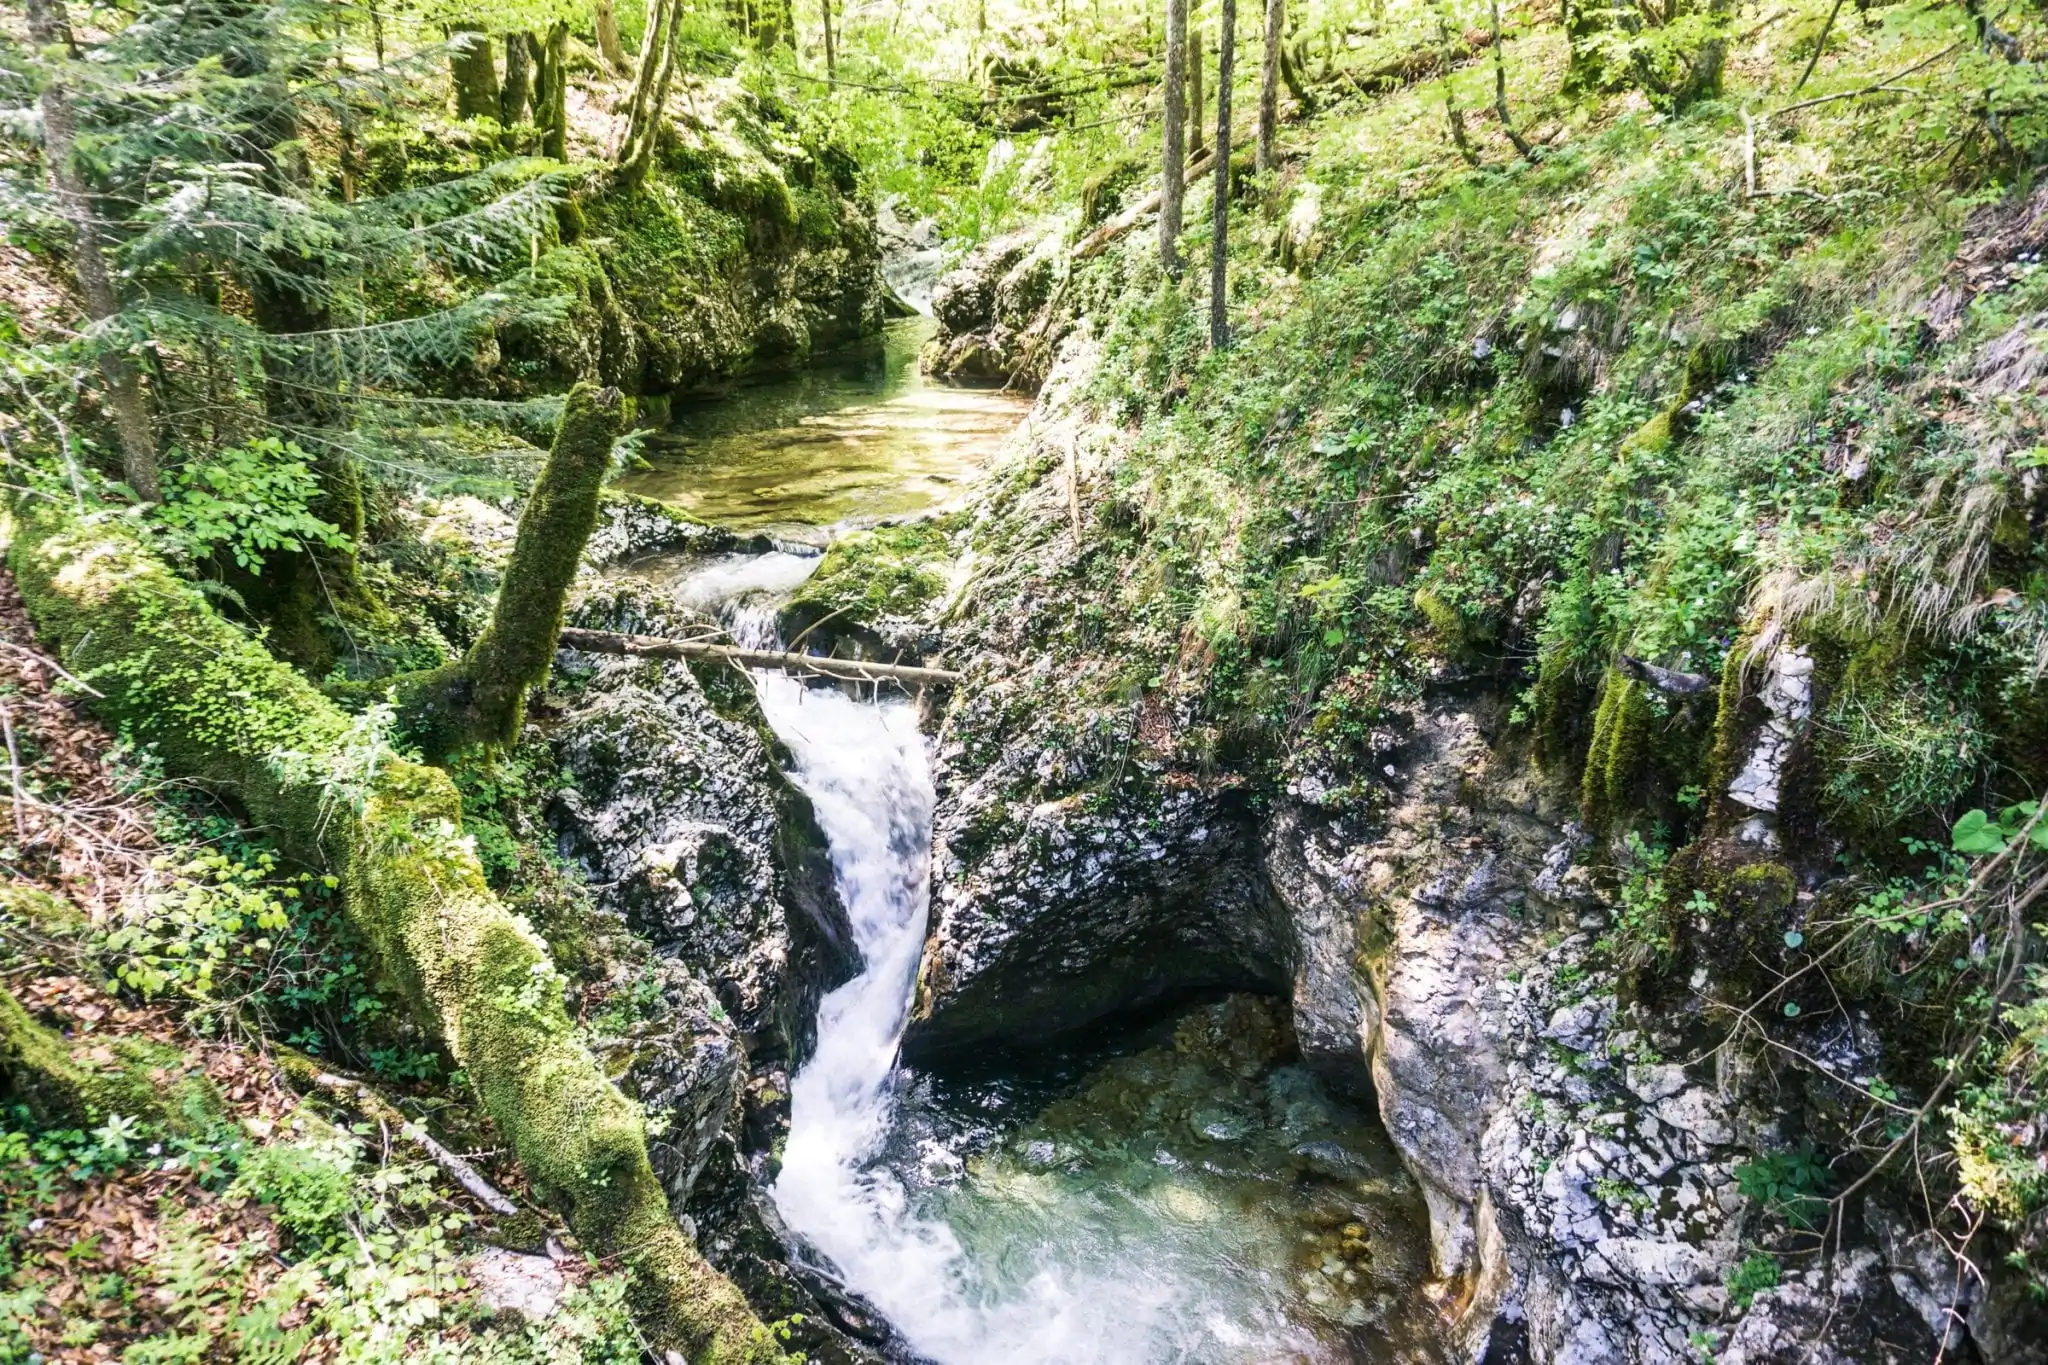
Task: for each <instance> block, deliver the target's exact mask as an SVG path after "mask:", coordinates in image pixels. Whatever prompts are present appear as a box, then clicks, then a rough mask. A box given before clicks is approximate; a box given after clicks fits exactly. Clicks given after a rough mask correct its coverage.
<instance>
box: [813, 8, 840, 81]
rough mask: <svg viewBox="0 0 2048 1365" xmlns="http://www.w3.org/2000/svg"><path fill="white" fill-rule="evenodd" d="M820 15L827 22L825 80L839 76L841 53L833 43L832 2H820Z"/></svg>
mask: <svg viewBox="0 0 2048 1365" xmlns="http://www.w3.org/2000/svg"><path fill="white" fill-rule="evenodd" d="M818 13H819V15H820V16H821V17H822V18H823V19H824V21H825V78H826V79H827V80H830V79H832V78H833V77H835V76H837V75H838V74H839V53H838V51H837V50H836V48H835V47H834V45H833V42H832V0H818Z"/></svg>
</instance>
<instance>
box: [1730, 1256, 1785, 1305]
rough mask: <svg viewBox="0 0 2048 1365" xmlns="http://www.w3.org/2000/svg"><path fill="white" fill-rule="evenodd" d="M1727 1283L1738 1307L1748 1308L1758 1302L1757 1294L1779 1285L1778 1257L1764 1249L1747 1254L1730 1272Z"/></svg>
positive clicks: (1731, 1296)
mask: <svg viewBox="0 0 2048 1365" xmlns="http://www.w3.org/2000/svg"><path fill="white" fill-rule="evenodd" d="M1725 1283H1726V1284H1727V1286H1728V1297H1729V1298H1731V1299H1733V1300H1734V1301H1735V1304H1736V1306H1737V1307H1738V1308H1747V1307H1749V1306H1750V1305H1751V1304H1752V1303H1755V1302H1756V1296H1757V1295H1759V1294H1761V1293H1763V1292H1764V1291H1765V1290H1766V1289H1775V1288H1777V1287H1778V1258H1777V1257H1775V1256H1772V1255H1771V1254H1769V1253H1768V1252H1763V1251H1759V1252H1756V1253H1755V1254H1753V1255H1750V1256H1746V1257H1744V1258H1743V1260H1742V1263H1741V1264H1740V1265H1738V1266H1736V1267H1735V1268H1734V1269H1733V1270H1731V1271H1729V1272H1728V1278H1727V1280H1726V1281H1725Z"/></svg>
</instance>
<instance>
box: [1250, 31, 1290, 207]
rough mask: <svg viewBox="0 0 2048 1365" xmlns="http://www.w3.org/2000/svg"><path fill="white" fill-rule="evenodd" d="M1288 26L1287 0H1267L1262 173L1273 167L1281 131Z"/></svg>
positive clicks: (1262, 74) (1260, 151)
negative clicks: (1282, 71) (1282, 56)
mask: <svg viewBox="0 0 2048 1365" xmlns="http://www.w3.org/2000/svg"><path fill="white" fill-rule="evenodd" d="M1286 27H1287V0H1266V46H1265V50H1264V51H1263V52H1262V53H1261V54H1260V60H1261V65H1260V70H1259V143H1258V162H1257V165H1258V171H1259V174H1260V175H1264V174H1266V172H1268V171H1270V170H1272V169H1273V142H1274V139H1275V137H1276V136H1278V134H1279V131H1280V44H1281V43H1282V42H1284V41H1286V39H1285V35H1284V33H1283V30H1284V29H1285V28H1286Z"/></svg>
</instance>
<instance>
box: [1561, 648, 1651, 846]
mask: <svg viewBox="0 0 2048 1365" xmlns="http://www.w3.org/2000/svg"><path fill="white" fill-rule="evenodd" d="M1656 719H1657V717H1656V715H1655V713H1654V712H1653V711H1652V710H1651V709H1650V702H1649V697H1648V696H1647V689H1646V688H1645V687H1644V686H1643V685H1642V684H1641V683H1639V682H1637V681H1636V680H1635V679H1634V678H1632V677H1630V676H1629V675H1628V674H1626V673H1623V672H1622V671H1621V670H1620V669H1618V668H1611V669H1609V670H1608V671H1607V676H1606V677H1605V678H1604V679H1603V680H1602V682H1601V684H1600V704H1599V708H1598V709H1597V710H1596V711H1595V712H1594V716H1593V740H1592V743H1591V744H1590V745H1589V746H1588V748H1587V750H1586V767H1585V771H1584V773H1583V774H1581V776H1580V779H1579V814H1580V818H1581V819H1583V820H1584V821H1585V822H1586V825H1587V827H1588V828H1589V829H1594V830H1604V829H1606V828H1607V826H1608V823H1609V822H1610V821H1611V820H1612V819H1613V818H1614V817H1615V816H1616V815H1618V814H1620V813H1622V812H1624V811H1627V810H1629V809H1630V808H1631V807H1632V804H1633V803H1632V802H1631V800H1630V797H1631V795H1632V794H1633V786H1634V783H1635V782H1636V780H1637V779H1638V778H1639V777H1640V776H1641V775H1642V771H1643V762H1644V759H1645V757H1646V755H1647V754H1648V751H1649V747H1650V729H1651V726H1652V725H1653V724H1654V723H1655V721H1656Z"/></svg>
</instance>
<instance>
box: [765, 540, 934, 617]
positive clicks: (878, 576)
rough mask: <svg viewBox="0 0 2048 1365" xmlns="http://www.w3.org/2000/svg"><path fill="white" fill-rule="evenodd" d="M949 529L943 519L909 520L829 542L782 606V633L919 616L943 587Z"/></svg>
mask: <svg viewBox="0 0 2048 1365" xmlns="http://www.w3.org/2000/svg"><path fill="white" fill-rule="evenodd" d="M950 529H951V528H950V524H949V523H948V522H946V521H943V520H923V521H910V522H904V523H902V524H900V525H895V526H877V527H873V528H871V529H869V530H866V531H856V532H854V533H853V534H851V535H847V536H842V537H841V538H840V539H838V540H837V541H834V542H833V545H832V548H831V549H830V550H828V551H827V552H826V554H825V559H824V562H823V563H821V564H819V565H818V571H817V572H816V573H814V574H812V575H811V576H810V578H809V579H808V580H806V581H805V583H804V586H803V588H802V589H801V590H800V591H799V592H798V593H797V595H796V596H795V597H793V598H792V599H790V602H789V605H788V606H786V607H785V608H783V614H782V622H783V629H784V632H785V634H786V635H787V636H788V637H789V638H795V636H796V634H797V633H799V632H801V631H804V630H808V629H810V628H811V627H813V626H817V627H818V629H819V633H823V634H827V637H828V638H830V636H832V635H837V634H839V633H843V632H845V631H849V630H855V629H859V628H862V627H870V626H873V625H875V624H876V623H877V622H880V621H883V620H890V619H894V620H903V619H909V618H916V617H920V616H923V615H924V614H925V613H927V612H928V611H929V610H931V608H932V607H933V606H934V605H935V604H936V603H937V602H938V601H939V599H940V598H941V597H943V596H944V594H945V591H946V586H947V583H948V581H949V577H950V574H951V570H952V562H953V545H952V537H951V534H950ZM828 618H829V619H828ZM812 639H814V640H816V639H818V635H817V634H814V635H813V636H812Z"/></svg>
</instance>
